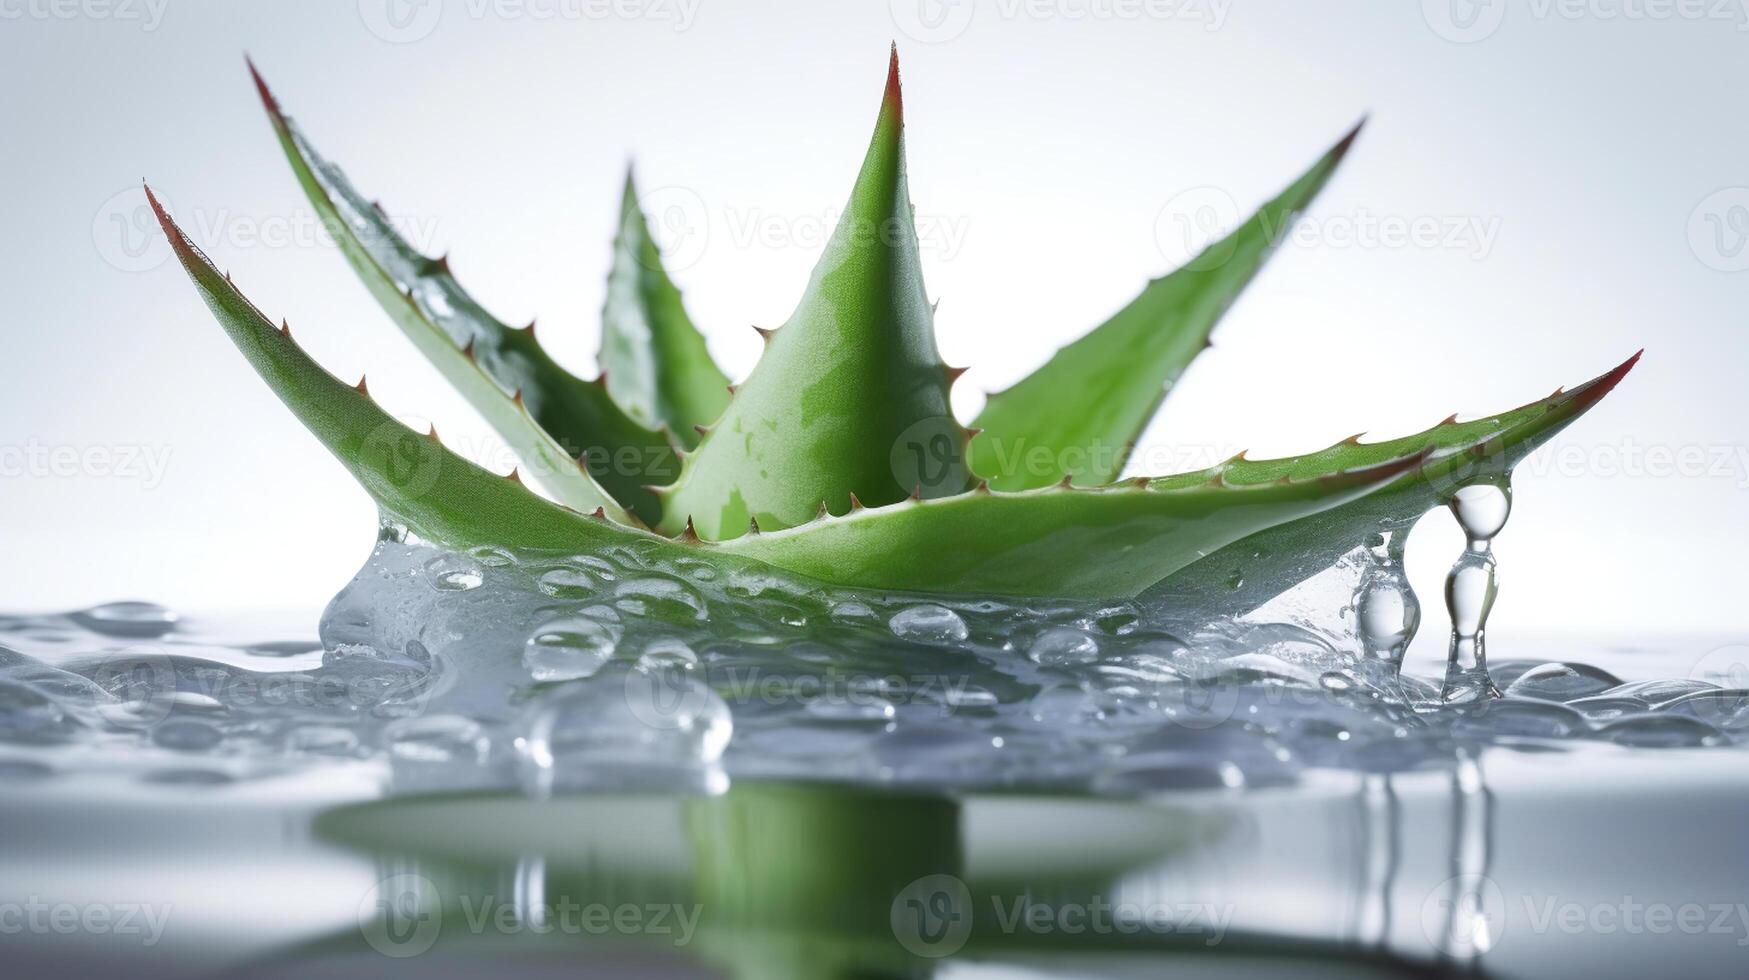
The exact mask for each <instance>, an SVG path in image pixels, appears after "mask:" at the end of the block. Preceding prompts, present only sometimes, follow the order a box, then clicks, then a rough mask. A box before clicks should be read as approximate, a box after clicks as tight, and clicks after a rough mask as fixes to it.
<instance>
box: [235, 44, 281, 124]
mask: <svg viewBox="0 0 1749 980" xmlns="http://www.w3.org/2000/svg"><path fill="white" fill-rule="evenodd" d="M243 63H244V64H246V65H248V66H249V77H250V78H252V79H254V80H255V91H256V92H257V93H258V94H259V95H260V96H261V104H262V105H264V106H266V107H267V111H268V112H269V113H271V114H272V115H274V116H279V115H281V113H280V111H279V100H278V99H275V98H274V97H273V92H272V91H271V90H269V89H268V87H267V79H265V78H262V77H261V72H260V71H258V70H257V69H256V67H255V59H253V58H251V57H249V56H248V55H244V56H243Z"/></svg>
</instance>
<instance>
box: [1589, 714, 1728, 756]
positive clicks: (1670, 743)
mask: <svg viewBox="0 0 1749 980" xmlns="http://www.w3.org/2000/svg"><path fill="white" fill-rule="evenodd" d="M1598 735H1599V736H1600V737H1602V738H1606V739H1609V740H1610V741H1612V742H1615V743H1616V744H1618V745H1631V746H1634V747H1636V748H1643V749H1674V748H1692V747H1696V746H1701V745H1706V744H1708V743H1710V742H1713V741H1715V740H1717V739H1718V738H1719V730H1718V729H1717V728H1714V727H1713V726H1712V725H1709V724H1707V723H1706V722H1704V721H1701V720H1700V719H1698V718H1690V717H1688V716H1686V715H1677V714H1650V715H1630V716H1628V717H1626V718H1621V719H1619V720H1616V721H1612V722H1610V723H1609V724H1607V725H1604V726H1603V727H1602V728H1600V729H1598Z"/></svg>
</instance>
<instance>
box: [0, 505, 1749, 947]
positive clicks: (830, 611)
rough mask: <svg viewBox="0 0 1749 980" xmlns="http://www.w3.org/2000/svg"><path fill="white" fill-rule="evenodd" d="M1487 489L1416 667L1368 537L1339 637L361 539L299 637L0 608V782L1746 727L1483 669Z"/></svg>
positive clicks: (474, 771)
mask: <svg viewBox="0 0 1749 980" xmlns="http://www.w3.org/2000/svg"><path fill="white" fill-rule="evenodd" d="M1509 509H1510V497H1509V496H1508V491H1507V489H1506V488H1505V487H1504V486H1490V487H1488V488H1487V489H1486V490H1477V491H1475V492H1468V493H1465V492H1460V493H1459V494H1457V495H1456V497H1455V499H1454V500H1453V502H1452V510H1453V512H1454V513H1455V514H1456V515H1457V517H1458V520H1459V522H1460V524H1462V526H1463V527H1464V528H1465V530H1466V536H1467V542H1468V547H1467V548H1466V551H1465V554H1464V556H1463V557H1462V558H1460V559H1459V561H1458V563H1457V565H1456V566H1455V567H1454V569H1453V573H1452V576H1451V578H1450V580H1449V581H1448V586H1447V602H1448V605H1449V607H1450V609H1451V612H1452V614H1453V626H1454V628H1453V641H1452V657H1451V669H1450V670H1448V674H1447V677H1446V680H1445V684H1444V687H1443V688H1441V687H1439V686H1436V685H1434V684H1432V683H1429V682H1428V681H1426V680H1423V679H1421V678H1418V677H1415V676H1412V675H1408V674H1399V669H1400V667H1401V661H1402V656H1403V651H1404V649H1405V647H1406V646H1407V644H1408V641H1409V638H1410V637H1412V636H1413V634H1414V631H1415V626H1416V624H1417V622H1418V620H1419V603H1418V602H1417V601H1416V600H1415V597H1414V593H1413V592H1412V591H1411V590H1409V588H1408V583H1407V580H1406V578H1404V576H1403V573H1402V554H1403V549H1402V532H1403V529H1400V528H1398V529H1391V533H1389V534H1385V533H1381V534H1380V535H1379V537H1378V538H1377V539H1375V540H1374V541H1372V542H1370V543H1369V544H1368V546H1366V547H1364V548H1361V549H1357V550H1356V551H1355V552H1354V553H1352V554H1350V555H1348V556H1346V557H1345V558H1344V559H1343V560H1342V561H1341V562H1339V563H1338V565H1337V567H1335V568H1333V569H1332V570H1331V573H1332V575H1333V576H1334V578H1333V579H1332V580H1333V581H1335V582H1337V583H1338V584H1339V585H1341V587H1342V588H1345V589H1347V590H1348V592H1349V594H1350V596H1351V604H1352V605H1351V609H1352V613H1353V616H1352V623H1350V624H1349V625H1348V626H1347V627H1346V628H1336V627H1332V626H1331V625H1330V624H1329V623H1318V622H1311V621H1300V620H1296V619H1294V617H1292V616H1275V615H1270V614H1267V613H1253V614H1251V615H1248V616H1246V617H1242V618H1237V619H1234V618H1221V619H1217V620H1214V621H1205V620H1203V619H1199V618H1197V617H1195V616H1193V615H1189V614H1183V613H1175V612H1173V611H1172V610H1162V609H1158V608H1152V607H1145V606H1142V605H1138V604H1136V603H1129V602H1118V603H1084V602H1039V601H1034V602H1018V601H1010V600H1004V599H997V598H990V597H979V596H939V595H935V596H918V595H906V594H897V593H879V592H870V591H863V590H846V589H833V588H825V587H821V586H818V585H815V584H811V583H807V582H801V581H796V580H791V579H789V578H787V577H784V576H781V575H777V574H775V573H772V572H770V571H768V570H754V569H749V568H740V567H720V566H717V565H711V564H705V563H703V562H698V561H695V560H689V559H683V560H679V561H675V560H672V559H669V558H667V557H664V556H662V555H659V554H655V553H651V552H649V551H645V550H643V549H638V548H630V547H624V548H615V549H609V550H608V551H606V552H604V553H602V554H594V555H574V556H564V555H552V556H542V557H538V558H526V559H519V558H517V557H515V556H512V555H509V554H506V553H504V552H501V551H498V550H495V549H490V548H482V549H476V550H474V551H471V552H468V553H465V554H457V553H450V552H445V551H441V550H438V549H434V548H431V547H429V546H426V545H424V544H421V543H420V542H418V541H415V540H409V539H407V538H406V536H405V535H404V534H400V533H390V534H386V535H385V537H384V538H383V539H382V540H381V541H380V542H379V544H378V547H377V549H376V550H375V553H374V554H373V555H372V557H371V559H370V561H369V562H368V563H367V564H366V566H365V567H364V569H363V570H361V571H360V573H359V574H358V576H357V577H356V578H355V579H354V581H353V582H352V583H351V584H350V585H349V586H348V587H347V588H346V589H345V590H344V591H343V592H342V593H341V594H340V595H339V596H337V597H336V598H335V599H334V601H333V602H332V603H331V605H330V607H329V609H328V611H327V613H326V614H325V615H324V617H323V619H322V623H321V642H320V643H319V644H317V643H312V642H308V641H286V640H283V639H281V640H276V641H268V642H260V640H261V638H260V637H249V638H242V639H239V638H237V637H234V636H232V637H218V636H212V635H210V634H207V633H203V630H202V628H201V625H200V623H199V622H198V621H192V622H191V621H188V620H184V619H181V618H179V617H177V616H176V615H174V614H173V613H171V612H169V611H168V610H164V609H162V608H160V607H156V606H151V605H149V604H120V605H113V606H106V607H99V608H97V609H91V610H84V611H81V612H76V613H71V614H67V615H60V616H17V617H0V773H3V772H13V773H18V772H25V771H30V772H35V773H38V774H42V773H48V774H54V773H59V772H67V773H74V772H84V771H107V772H112V773H117V774H124V775H131V776H134V777H137V778H145V779H149V780H151V781H154V782H167V783H172V784H176V785H195V784H221V783H225V782H229V781H232V780H236V779H243V778H253V777H259V776H264V775H272V774H275V773H278V772H284V771H286V770H288V769H293V768H299V767H310V766H335V765H347V766H358V767H364V768H366V769H368V770H369V771H372V772H377V773H380V775H381V776H382V778H383V779H384V781H385V783H386V785H387V787H388V788H389V789H390V790H392V791H396V792H402V791H406V792H413V791H428V790H444V789H477V788H511V789H518V788H519V789H521V790H523V791H525V792H529V793H532V794H536V795H543V794H547V793H554V792H564V791H569V790H572V789H579V788H598V787H613V786H628V785H635V786H640V787H649V786H663V787H673V788H680V789H686V790H689V791H698V790H704V791H711V790H713V789H716V788H720V787H721V786H722V785H724V783H725V781H726V780H729V779H733V778H738V777H772V778H789V779H819V778H827V779H832V780H838V781H850V782H857V783H867V784H877V785H900V786H907V787H918V788H968V787H985V788H989V787H1028V788H1034V789H1039V788H1045V789H1063V790H1074V791H1088V792H1096V793H1110V794H1122V795H1138V794H1141V795H1145V794H1150V793H1155V792H1164V791H1176V790H1184V789H1212V790H1226V789H1231V788H1235V787H1242V786H1261V785H1280V784H1283V783H1292V782H1294V781H1296V780H1298V779H1300V778H1301V777H1302V776H1303V775H1304V774H1305V773H1306V772H1308V771H1309V770H1313V769H1341V770H1347V771H1351V772H1357V773H1362V774H1381V775H1382V774H1389V773H1393V772H1399V771H1406V770H1412V769H1419V768H1426V767H1430V766H1433V767H1443V768H1448V769H1451V768H1454V767H1457V766H1459V765H1461V763H1462V760H1463V759H1465V758H1470V757H1473V756H1474V754H1475V753H1477V752H1479V751H1481V750H1482V749H1484V748H1486V747H1488V746H1493V745H1525V744H1536V745H1538V746H1541V747H1543V748H1545V749H1546V748H1558V747H1561V746H1564V745H1575V744H1580V743H1584V742H1597V741H1607V742H1614V743H1617V744H1621V745H1628V746H1635V747H1667V746H1695V745H1722V744H1735V743H1737V742H1740V741H1743V740H1744V739H1745V738H1746V737H1749V693H1746V692H1744V691H1740V690H1735V689H1731V688H1727V687H1724V686H1721V685H1719V684H1714V683H1711V682H1708V681H1699V680H1690V681H1658V682H1641V683H1637V684H1623V683H1621V682H1620V681H1619V680H1618V679H1617V678H1615V677H1614V676H1613V675H1610V674H1608V673H1607V672H1604V671H1601V670H1598V669H1597V668H1595V667H1590V666H1587V665H1584V664H1577V663H1556V664H1539V663H1536V662H1512V661H1508V662H1505V663H1501V664H1496V665H1494V670H1493V674H1492V676H1491V677H1490V675H1489V674H1488V666H1487V662H1486V652H1485V648H1484V643H1483V640H1484V634H1485V626H1486V622H1487V612H1488V605H1489V602H1490V601H1491V598H1492V595H1493V594H1494V591H1495V588H1496V586H1495V582H1494V575H1493V561H1492V557H1491V555H1490V553H1489V541H1490V540H1491V539H1492V538H1493V537H1494V535H1495V534H1497V533H1498V532H1499V530H1500V528H1501V527H1502V526H1503V525H1504V523H1505V517H1506V515H1507V512H1508V511H1509ZM1326 584H1327V583H1326ZM1309 587H1310V586H1309ZM1322 587H1323V586H1319V588H1322ZM1327 598H1328V597H1327V596H1323V595H1322V594H1319V595H1316V596H1314V599H1315V600H1316V601H1315V602H1312V603H1310V604H1311V605H1312V606H1313V607H1314V608H1317V607H1318V606H1319V604H1320V603H1324V604H1325V605H1324V608H1329V605H1328V604H1327V603H1326V599H1327ZM1339 604H1340V603H1338V605H1339ZM1497 685H1498V686H1504V687H1505V689H1506V690H1505V695H1504V696H1500V697H1494V696H1492V695H1493V694H1495V693H1496V692H1497ZM1484 691H1485V692H1486V693H1487V694H1488V695H1490V696H1487V697H1483V696H1481V695H1482V692H1484ZM1454 694H1456V695H1458V696H1455V697H1454ZM1467 695H1474V697H1470V696H1467ZM1381 873H1383V872H1381ZM1374 928H1376V924H1375V926H1374Z"/></svg>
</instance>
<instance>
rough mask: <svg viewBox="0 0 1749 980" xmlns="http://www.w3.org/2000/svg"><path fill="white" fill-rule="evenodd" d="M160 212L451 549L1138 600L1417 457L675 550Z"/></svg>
mask: <svg viewBox="0 0 1749 980" xmlns="http://www.w3.org/2000/svg"><path fill="white" fill-rule="evenodd" d="M148 193H149V192H148ZM153 205H154V207H155V208H157V210H158V217H159V221H160V222H161V223H162V224H163V226H164V231H165V234H166V235H167V236H168V237H169V239H170V241H171V244H172V245H173V246H174V249H175V251H176V254H177V257H178V258H179V259H180V260H181V261H182V264H183V266H184V268H186V269H187V270H188V273H189V276H190V277H191V278H192V279H193V280H194V283H195V285H196V286H197V287H198V288H199V290H200V292H201V295H202V298H203V299H205V300H206V302H207V305H208V306H209V307H211V309H212V310H213V313H214V315H215V316H216V317H217V318H218V320H219V322H220V324H221V325H222V326H223V327H224V328H225V331H226V333H227V334H229V335H230V337H231V339H232V341H233V342H234V343H236V345H237V347H238V349H239V350H241V351H242V352H243V354H244V356H245V357H246V358H247V359H248V360H249V362H250V364H251V365H252V366H253V367H254V368H255V369H256V371H257V372H258V373H259V374H260V375H261V376H262V378H263V379H264V380H265V381H267V383H268V385H269V387H271V388H272V389H273V391H274V392H275V394H277V395H278V396H279V397H280V399H281V400H282V401H283V402H285V404H286V406H287V407H288V408H290V409H291V410H292V412H293V414H295V415H297V416H298V418H299V419H301V420H302V421H303V422H304V424H305V425H306V426H307V427H308V428H309V429H310V431H311V432H312V433H314V434H315V435H316V437H317V438H318V439H320V440H321V441H322V443H323V444H324V445H326V446H327V447H328V448H329V450H330V451H331V452H333V453H334V454H335V456H336V457H338V458H339V459H340V461H341V462H342V463H343V464H344V465H345V466H346V467H347V469H348V470H350V471H351V472H352V474H353V476H354V478H356V479H357V480H358V481H359V483H360V484H362V485H363V486H364V488H365V489H366V491H367V492H369V493H370V494H371V496H372V497H373V498H375V500H376V501H377V503H378V505H379V507H380V508H381V509H382V511H383V514H384V516H385V518H386V519H390V520H393V521H396V522H398V523H402V524H405V525H406V526H407V527H409V528H410V529H412V530H413V531H414V532H415V533H417V534H418V535H420V536H421V537H423V538H426V539H428V540H431V541H435V542H438V543H441V544H445V545H448V546H450V547H457V548H465V547H471V546H474V545H480V544H492V545H496V546H499V547H503V548H508V549H510V550H512V551H516V552H522V553H534V552H555V551H563V552H569V553H575V552H578V551H587V550H590V549H598V548H601V547H605V546H607V545H609V544H616V543H624V542H627V541H634V540H635V541H644V542H647V543H648V544H650V545H655V546H657V547H660V548H666V549H672V550H673V551H674V553H675V554H676V555H680V554H704V555H709V554H712V553H714V554H716V555H717V556H718V558H719V559H720V560H723V561H727V562H735V561H737V560H742V559H751V560H752V561H754V562H760V563H765V564H768V565H772V566H776V567H779V568H785V569H788V570H790V571H792V572H796V573H799V574H802V575H804V576H809V577H813V578H816V579H818V580H821V581H826V582H836V583H844V584H850V585H857V586H863V587H877V588H878V587H891V588H903V589H918V590H924V591H935V590H939V591H956V592H979V591H987V592H999V593H1008V594H1020V595H1039V596H1082V595H1086V596H1105V595H1129V594H1133V593H1134V592H1136V591H1138V590H1139V589H1141V588H1142V587H1144V586H1146V585H1148V584H1149V583H1151V582H1154V581H1157V580H1158V579H1159V578H1161V577H1162V576H1164V575H1166V574H1168V573H1169V572H1171V571H1173V570H1175V569H1177V568H1181V567H1183V566H1185V565H1187V564H1190V563H1192V562H1195V561H1196V560H1197V559H1198V558H1200V557H1201V556H1202V555H1204V554H1207V553H1209V552H1211V551H1213V550H1215V549H1218V548H1220V547H1221V546H1223V545H1224V544H1226V543H1228V542H1231V541H1234V540H1237V539H1239V538H1241V537H1244V536H1245V535H1247V534H1250V533H1252V532H1254V531H1257V530H1259V529H1262V528H1266V527H1268V526H1270V525H1272V524H1276V523H1280V522H1283V521H1288V520H1293V519H1296V518H1300V517H1303V516H1305V515H1308V514H1312V513H1315V512H1317V511H1320V510H1324V509H1327V508H1330V507H1334V506H1337V505H1339V504H1342V503H1344V502H1345V501H1349V500H1353V499H1355V498H1356V497H1358V496H1360V495H1363V494H1365V493H1367V492H1369V491H1371V490H1373V489H1376V488H1377V487H1379V486H1381V485H1382V484H1384V483H1387V482H1389V481H1390V480H1392V479H1394V478H1396V477H1397V476H1399V475H1400V474H1402V473H1404V472H1406V471H1407V470H1408V469H1409V468H1411V467H1413V466H1415V465H1416V464H1417V463H1418V462H1419V461H1420V459H1421V457H1418V456H1406V457H1402V458H1397V459H1389V460H1386V461H1384V462H1383V463H1381V464H1379V465H1375V466H1372V467H1370V468H1367V469H1362V470H1356V471H1350V472H1340V473H1331V474H1325V475H1320V476H1316V477H1313V478H1310V479H1307V480H1304V481H1298V482H1274V483H1268V484H1235V483H1233V482H1231V480H1230V479H1229V477H1228V475H1227V474H1225V473H1223V472H1221V471H1220V470H1219V469H1218V468H1217V469H1215V470H1209V471H1204V472H1201V473H1196V474H1188V475H1186V476H1183V477H1176V478H1172V479H1168V480H1157V481H1147V480H1144V481H1140V483H1138V484H1134V485H1126V486H1123V487H1114V488H1108V489H1103V490H1074V489H1067V488H1057V489H1045V490H1037V491H1029V492H1026V493H1017V494H1007V493H1002V494H996V493H988V492H985V491H984V490H982V489H980V490H977V491H974V492H971V493H966V494H961V495H959V496H957V497H953V498H951V499H945V500H931V501H922V500H911V501H904V502H901V503H898V504H894V505H891V506H888V507H884V508H880V509H859V510H857V511H856V512H855V513H852V514H850V515H849V516H846V517H842V518H832V517H828V518H823V519H820V520H816V521H814V522H813V523H811V524H808V525H806V526H804V527H798V528H795V529H793V530H790V531H786V532H777V533H771V534H757V535H747V536H744V537H742V538H740V539H738V540H736V541H733V542H729V543H727V544H722V545H708V544H703V543H697V542H694V541H693V540H692V539H683V540H680V541H675V540H666V539H662V538H659V537H656V536H653V535H651V534H649V533H648V532H645V531H641V530H637V529H634V528H628V527H622V526H620V525H618V524H615V523H613V522H611V521H609V520H607V519H606V518H605V517H601V516H598V515H597V516H589V515H584V514H580V513H577V512H576V511H573V510H569V509H567V508H565V507H563V506H560V505H558V504H555V503H552V502H550V501H547V500H543V499H542V498H540V497H538V496H536V495H535V494H533V493H532V492H530V491H528V490H527V489H526V488H524V487H523V486H522V485H521V484H520V483H519V482H517V481H516V480H514V479H507V478H505V477H501V476H496V475H494V474H491V473H488V472H487V471H485V470H483V469H481V468H480V467H478V466H476V465H474V464H473V463H470V462H468V461H466V460H464V459H462V458H460V457H458V456H455V455H454V454H452V453H450V452H448V451H447V450H445V449H444V448H443V447H442V446H441V445H440V444H439V443H438V442H437V441H436V440H435V439H433V438H431V437H429V436H425V435H420V434H419V433H416V432H414V431H413V430H411V429H409V428H407V427H406V426H404V425H402V424H401V423H400V422H398V421H396V420H395V419H394V418H393V417H392V416H390V415H389V414H388V413H386V412H384V411H383V410H382V409H381V408H379V407H378V406H377V405H376V403H375V402H373V401H371V399H370V398H369V397H368V395H367V394H366V393H365V392H364V391H363V390H362V389H361V388H360V387H354V386H352V385H348V384H346V383H345V382H343V381H341V380H339V379H338V378H335V377H334V376H333V375H331V374H329V373H328V372H326V371H324V370H322V368H321V366H320V365H318V364H316V362H315V361H314V360H312V359H311V358H310V357H309V356H308V355H307V354H305V353H304V352H303V350H302V349H300V348H299V347H298V346H297V344H296V343H294V342H293V341H292V339H291V335H290V331H289V330H285V329H275V328H274V326H273V325H272V323H271V322H269V321H268V319H267V318H266V317H265V316H263V315H262V314H261V313H260V311H258V310H257V309H256V308H255V307H254V306H253V305H252V304H251V303H250V302H249V301H248V300H247V299H245V298H244V297H243V295H242V294H241V293H240V292H238V291H237V289H236V288H235V287H234V286H233V285H232V284H231V282H230V280H229V279H227V278H226V277H224V276H222V275H220V274H219V272H218V270H216V269H215V268H213V266H212V264H211V263H210V262H208V261H207V259H206V256H204V255H202V254H201V253H200V251H199V250H198V249H196V248H195V247H194V246H193V245H192V244H191V243H190V242H189V241H188V239H187V237H186V236H185V235H183V234H182V232H181V230H180V229H178V228H177V227H176V225H175V224H174V222H172V221H171V219H170V216H169V215H168V214H166V213H165V212H164V211H163V209H162V208H158V206H157V202H156V199H154V200H153Z"/></svg>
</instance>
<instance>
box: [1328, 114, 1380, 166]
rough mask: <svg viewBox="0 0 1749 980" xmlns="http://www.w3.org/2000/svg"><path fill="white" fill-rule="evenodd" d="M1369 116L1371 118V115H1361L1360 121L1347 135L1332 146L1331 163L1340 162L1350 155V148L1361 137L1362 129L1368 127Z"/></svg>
mask: <svg viewBox="0 0 1749 980" xmlns="http://www.w3.org/2000/svg"><path fill="white" fill-rule="evenodd" d="M1368 118H1370V116H1361V117H1360V121H1359V122H1357V123H1355V124H1354V128H1353V129H1351V130H1349V131H1348V134H1347V135H1346V136H1343V137H1342V138H1341V139H1339V140H1337V141H1336V145H1335V146H1332V147H1331V148H1330V162H1331V163H1339V162H1341V160H1342V158H1343V157H1345V156H1347V155H1348V151H1349V149H1350V148H1352V147H1353V146H1354V141H1355V140H1357V139H1359V138H1360V131H1361V130H1363V129H1365V128H1366V121H1367V119H1368Z"/></svg>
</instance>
